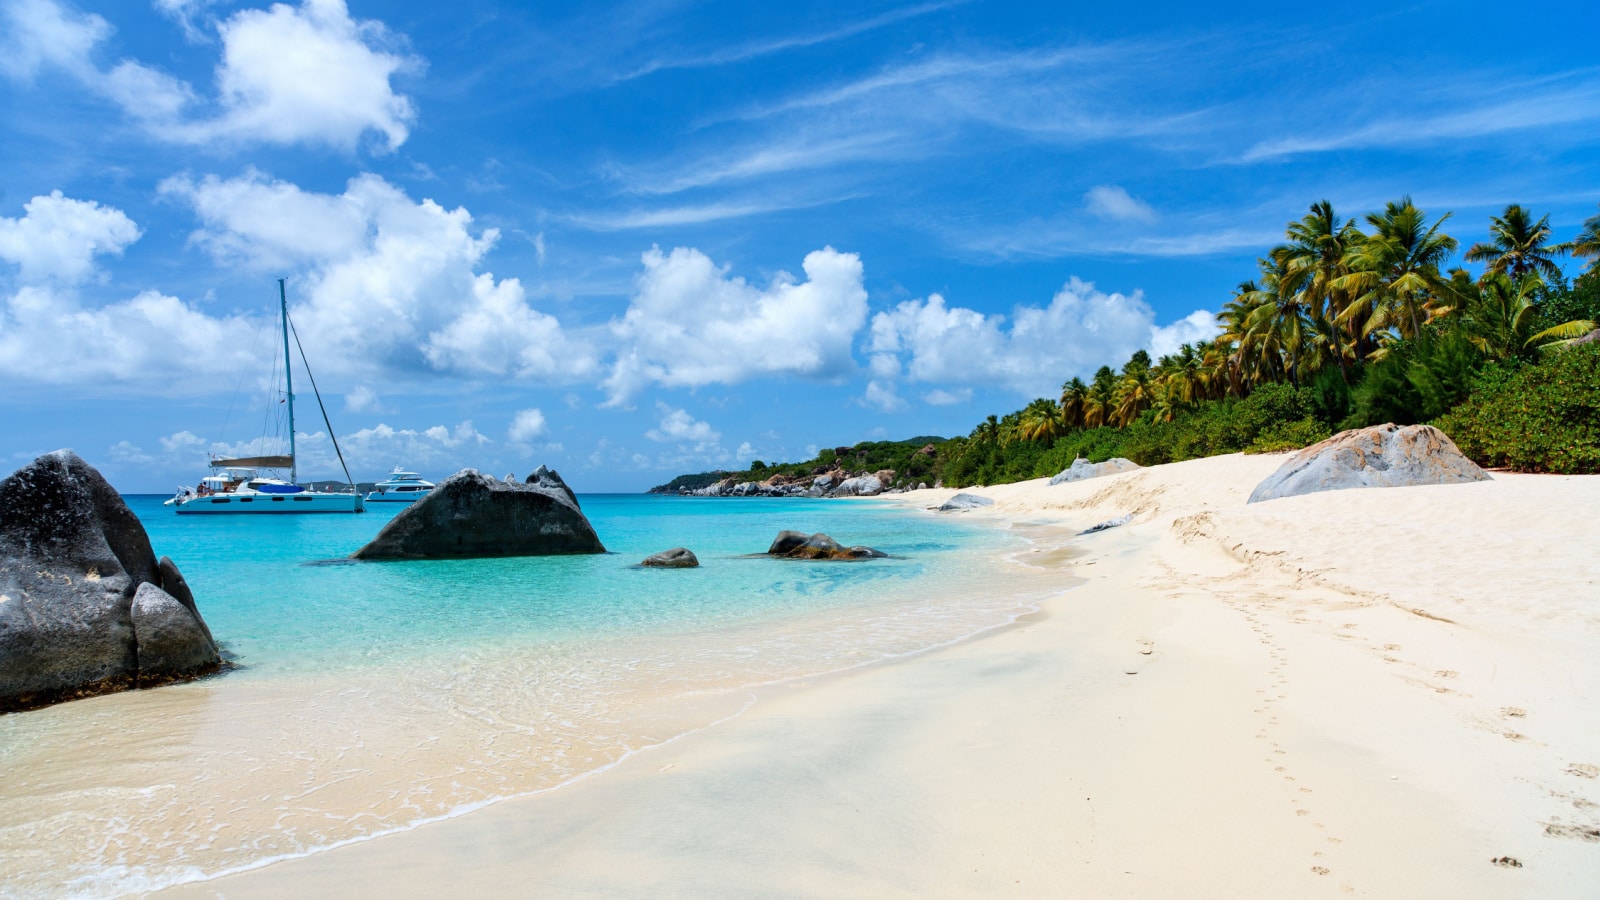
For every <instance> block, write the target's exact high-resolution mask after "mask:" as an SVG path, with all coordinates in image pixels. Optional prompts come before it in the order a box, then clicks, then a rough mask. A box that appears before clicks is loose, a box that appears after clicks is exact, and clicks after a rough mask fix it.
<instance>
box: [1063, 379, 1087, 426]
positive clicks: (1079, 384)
mask: <svg viewBox="0 0 1600 900" xmlns="http://www.w3.org/2000/svg"><path fill="white" fill-rule="evenodd" d="M1088 399H1089V386H1088V385H1087V384H1084V383H1083V379H1082V378H1079V377H1077V376H1073V378H1072V380H1071V381H1068V382H1066V383H1065V384H1063V385H1061V418H1062V420H1063V421H1064V422H1066V424H1067V427H1068V428H1077V427H1079V426H1080V425H1082V424H1083V404H1084V402H1085V401H1087V400H1088Z"/></svg>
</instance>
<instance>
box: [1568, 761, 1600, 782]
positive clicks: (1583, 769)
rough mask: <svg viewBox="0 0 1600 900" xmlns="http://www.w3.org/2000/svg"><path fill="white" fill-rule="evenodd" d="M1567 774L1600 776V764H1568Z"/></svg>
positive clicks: (1581, 776) (1590, 776)
mask: <svg viewBox="0 0 1600 900" xmlns="http://www.w3.org/2000/svg"><path fill="white" fill-rule="evenodd" d="M1567 774H1568V775H1576V776H1578V777H1579V778H1595V777H1600V766H1591V765H1589V764H1588V763H1573V764H1572V765H1570V766H1567Z"/></svg>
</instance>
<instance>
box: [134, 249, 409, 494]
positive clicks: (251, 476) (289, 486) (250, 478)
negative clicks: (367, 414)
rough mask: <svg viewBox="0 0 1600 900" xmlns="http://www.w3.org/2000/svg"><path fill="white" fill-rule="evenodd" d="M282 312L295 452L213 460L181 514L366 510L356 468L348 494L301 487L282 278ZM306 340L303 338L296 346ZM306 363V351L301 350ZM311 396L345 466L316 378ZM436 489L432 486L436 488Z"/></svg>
mask: <svg viewBox="0 0 1600 900" xmlns="http://www.w3.org/2000/svg"><path fill="white" fill-rule="evenodd" d="M278 310H279V313H280V314H281V316H282V324H283V386H284V398H285V400H286V401H287V404H288V408H289V453H288V455H287V456H246V457H239V458H236V459H219V458H217V457H212V458H211V474H210V475H207V476H205V477H204V478H202V479H200V484H199V486H198V487H195V488H190V487H188V486H187V485H185V486H183V487H180V488H178V492H177V494H175V495H173V497H172V498H171V499H170V500H168V501H167V502H166V505H167V506H175V507H177V512H178V513H180V514H191V513H208V514H214V513H250V514H259V513H272V514H280V515H281V514H287V513H358V512H365V511H366V506H365V505H364V504H363V503H362V502H361V494H360V493H358V492H357V491H356V486H355V483H354V482H351V481H350V470H349V469H348V468H346V469H345V473H344V476H345V481H346V482H348V483H349V484H350V490H349V491H348V492H331V491H311V490H307V489H306V488H305V487H304V486H303V485H300V484H298V483H296V481H297V478H296V475H297V474H298V473H297V471H296V469H295V455H294V377H293V375H292V374H291V372H292V371H293V368H294V367H293V366H291V365H290V364H289V360H290V356H289V328H290V326H289V300H288V296H287V294H286V293H285V291H284V286H283V279H282V278H280V279H278ZM299 342H300V338H299V335H296V336H295V343H296V345H298V344H299ZM300 361H301V362H302V363H305V351H304V350H303V349H302V350H301V352H300ZM310 374H311V367H310V365H309V364H306V375H308V376H309V375H310ZM311 392H312V393H313V394H314V395H315V396H316V398H317V407H318V408H319V409H321V410H322V421H323V424H325V425H327V426H328V436H329V437H330V438H331V439H332V440H333V449H334V452H335V453H337V454H338V455H339V464H340V465H341V466H343V465H344V454H343V453H342V452H340V451H339V439H338V438H336V437H333V425H332V424H331V423H329V422H328V411H327V409H326V408H324V407H323V406H322V395H321V393H319V392H318V391H317V381H316V379H315V378H312V379H311ZM260 469H288V470H289V480H287V481H285V480H283V479H281V478H276V477H269V476H263V475H261V474H260V472H259V471H258V470H260ZM430 486H431V485H430Z"/></svg>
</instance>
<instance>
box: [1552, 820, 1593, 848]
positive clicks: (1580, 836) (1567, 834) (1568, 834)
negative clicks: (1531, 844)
mask: <svg viewBox="0 0 1600 900" xmlns="http://www.w3.org/2000/svg"><path fill="white" fill-rule="evenodd" d="M1544 836H1545V837H1563V838H1575V839H1577V840H1580V841H1584V842H1586V843H1590V844H1600V828H1589V827H1586V826H1583V825H1563V824H1561V823H1560V822H1546V823H1544Z"/></svg>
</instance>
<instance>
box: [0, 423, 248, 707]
mask: <svg viewBox="0 0 1600 900" xmlns="http://www.w3.org/2000/svg"><path fill="white" fill-rule="evenodd" d="M221 665H222V657H221V654H220V653H219V652H218V649H217V645H216V641H215V640H213V639H212V637H211V631H210V629H209V628H207V627H206V623H205V620H204V619H202V618H201V616H200V611H199V609H198V608H197V607H196V606H195V602H194V595H193V594H192V593H190V591H189V586H188V584H187V583H186V582H185V581H184V579H183V575H182V574H181V573H179V571H178V567H177V565H176V564H174V563H173V562H172V560H170V559H168V558H166V557H161V558H160V559H159V560H158V559H157V558H156V556H155V552H154V551H153V550H152V549H151V546H150V538H149V536H148V535H147V534H145V530H144V526H143V525H141V524H139V520H138V518H137V517H136V516H134V514H133V511H132V510H130V509H129V508H128V505H127V504H126V503H124V502H123V500H122V497H121V496H119V495H118V494H117V492H116V490H115V489H114V488H112V487H111V485H110V484H108V483H107V482H106V480H105V479H104V478H103V477H101V475H100V473H99V472H97V471H95V469H94V467H93V466H90V465H89V464H88V463H86V462H84V461H83V460H82V459H80V458H79V457H78V455H77V454H75V453H73V452H72V451H70V450H58V451H56V452H55V453H48V454H45V455H44V456H41V457H39V458H38V459H36V460H34V461H33V462H32V463H29V464H28V465H26V466H23V467H22V468H21V469H18V470H17V471H16V472H15V473H13V474H12V475H11V476H10V477H9V478H6V479H5V480H4V481H0V712H6V711H11V710H18V709H27V708H30V707H35V706H42V705H45V704H48V703H55V702H58V701H61V700H71V699H74V698H77V697H86V696H90V695H93V694H101V693H107V692H110V691H120V690H127V689H130V688H139V687H151V686H154V685H158V684H163V683H166V682H170V681H177V680H182V679H187V678H193V677H195V676H198V675H204V674H206V673H208V672H214V671H216V670H217V669H218V668H220V667H221Z"/></svg>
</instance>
